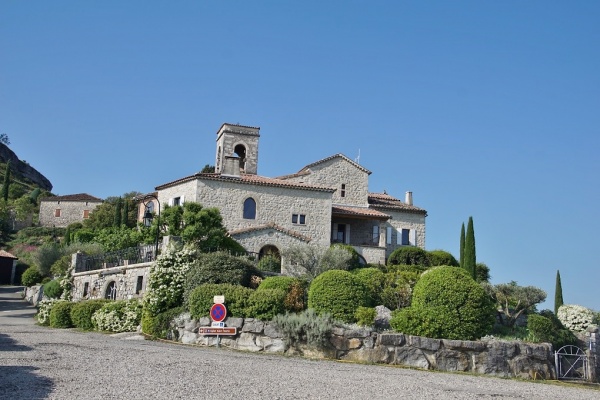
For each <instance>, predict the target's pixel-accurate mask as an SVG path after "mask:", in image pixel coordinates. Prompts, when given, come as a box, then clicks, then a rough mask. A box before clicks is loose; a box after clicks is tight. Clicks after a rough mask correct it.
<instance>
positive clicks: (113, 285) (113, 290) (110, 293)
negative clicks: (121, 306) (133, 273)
mask: <svg viewBox="0 0 600 400" xmlns="http://www.w3.org/2000/svg"><path fill="white" fill-rule="evenodd" d="M104 298H105V299H109V300H115V299H116V298H117V282H115V281H111V282H110V283H109V284H108V286H106V292H104Z"/></svg>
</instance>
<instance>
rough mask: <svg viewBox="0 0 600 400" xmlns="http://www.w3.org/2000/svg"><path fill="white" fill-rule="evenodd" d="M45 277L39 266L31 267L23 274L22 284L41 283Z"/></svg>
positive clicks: (32, 284)
mask: <svg viewBox="0 0 600 400" xmlns="http://www.w3.org/2000/svg"><path fill="white" fill-rule="evenodd" d="M43 278H44V277H43V276H42V274H41V273H40V271H39V270H38V269H37V267H29V268H27V269H26V270H25V272H23V275H21V284H22V285H23V286H34V285H37V284H38V283H40V282H41V281H42V279H43Z"/></svg>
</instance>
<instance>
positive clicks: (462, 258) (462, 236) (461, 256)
mask: <svg viewBox="0 0 600 400" xmlns="http://www.w3.org/2000/svg"><path fill="white" fill-rule="evenodd" d="M458 262H459V264H460V266H461V267H463V268H464V267H465V266H464V263H465V223H464V222H463V223H462V226H461V227H460V254H459V260H458Z"/></svg>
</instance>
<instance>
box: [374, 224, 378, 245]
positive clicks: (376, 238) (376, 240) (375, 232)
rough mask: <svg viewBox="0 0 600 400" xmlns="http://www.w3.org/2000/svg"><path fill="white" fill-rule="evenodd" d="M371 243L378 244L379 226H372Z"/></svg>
mask: <svg viewBox="0 0 600 400" xmlns="http://www.w3.org/2000/svg"><path fill="white" fill-rule="evenodd" d="M373 243H374V244H378V243H379V225H374V226H373Z"/></svg>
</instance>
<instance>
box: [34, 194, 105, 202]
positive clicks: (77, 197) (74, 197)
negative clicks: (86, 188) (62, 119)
mask: <svg viewBox="0 0 600 400" xmlns="http://www.w3.org/2000/svg"><path fill="white" fill-rule="evenodd" d="M41 201H94V202H100V203H101V202H102V199H99V198H97V197H94V196H91V195H89V194H87V193H78V194H67V195H65V196H53V197H45V198H43V199H41Z"/></svg>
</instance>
